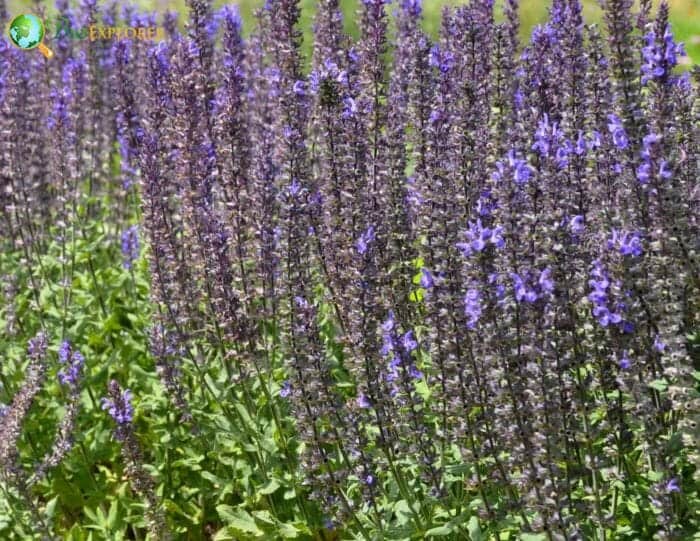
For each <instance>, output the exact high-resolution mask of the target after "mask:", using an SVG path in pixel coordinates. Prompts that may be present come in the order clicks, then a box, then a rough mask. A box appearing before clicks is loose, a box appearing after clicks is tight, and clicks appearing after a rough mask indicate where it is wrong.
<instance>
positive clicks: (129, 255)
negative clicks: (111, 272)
mask: <svg viewBox="0 0 700 541" xmlns="http://www.w3.org/2000/svg"><path fill="white" fill-rule="evenodd" d="M122 256H123V258H124V268H125V269H131V268H132V265H133V263H134V261H136V259H138V257H139V228H138V226H136V225H132V226H131V227H128V228H127V229H125V230H124V232H123V233H122Z"/></svg>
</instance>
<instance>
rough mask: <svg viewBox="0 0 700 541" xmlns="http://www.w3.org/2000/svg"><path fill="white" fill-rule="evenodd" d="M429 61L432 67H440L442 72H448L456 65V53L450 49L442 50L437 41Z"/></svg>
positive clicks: (431, 50)
mask: <svg viewBox="0 0 700 541" xmlns="http://www.w3.org/2000/svg"><path fill="white" fill-rule="evenodd" d="M428 63H429V64H430V65H431V66H432V67H434V68H438V69H439V70H440V72H441V73H447V72H448V71H450V70H451V69H452V67H453V66H454V63H455V62H454V55H453V54H452V52H450V51H444V50H442V49H441V48H440V46H439V45H438V44H437V43H436V44H435V45H433V47H432V48H431V49H430V56H429V57H428Z"/></svg>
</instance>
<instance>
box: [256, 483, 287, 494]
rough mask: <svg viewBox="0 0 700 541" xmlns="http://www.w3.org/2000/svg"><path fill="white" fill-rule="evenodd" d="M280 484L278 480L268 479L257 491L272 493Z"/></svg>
mask: <svg viewBox="0 0 700 541" xmlns="http://www.w3.org/2000/svg"><path fill="white" fill-rule="evenodd" d="M280 486H282V485H280V484H279V481H277V479H270V480H269V481H268V482H267V483H265V484H264V485H263V486H262V487H260V488H259V489H258V492H259V493H260V494H263V495H265V496H267V495H268V494H272V493H273V492H275V491H276V490H277V489H278V488H279V487H280Z"/></svg>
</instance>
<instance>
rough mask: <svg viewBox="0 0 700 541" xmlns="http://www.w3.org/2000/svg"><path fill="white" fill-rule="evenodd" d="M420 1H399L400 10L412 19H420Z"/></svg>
mask: <svg viewBox="0 0 700 541" xmlns="http://www.w3.org/2000/svg"><path fill="white" fill-rule="evenodd" d="M421 3H422V2H421V0H401V4H400V5H401V9H402V10H404V11H405V12H406V13H408V14H409V15H411V16H413V17H420V14H421V11H422V7H421Z"/></svg>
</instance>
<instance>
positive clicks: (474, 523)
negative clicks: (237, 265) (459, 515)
mask: <svg viewBox="0 0 700 541" xmlns="http://www.w3.org/2000/svg"><path fill="white" fill-rule="evenodd" d="M467 531H468V532H469V537H470V538H471V541H482V540H484V539H486V538H485V537H484V534H483V532H482V531H481V525H480V524H479V519H478V518H477V517H472V518H470V519H469V522H468V523H467Z"/></svg>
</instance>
